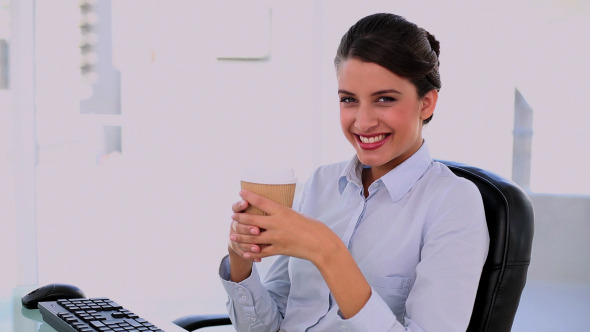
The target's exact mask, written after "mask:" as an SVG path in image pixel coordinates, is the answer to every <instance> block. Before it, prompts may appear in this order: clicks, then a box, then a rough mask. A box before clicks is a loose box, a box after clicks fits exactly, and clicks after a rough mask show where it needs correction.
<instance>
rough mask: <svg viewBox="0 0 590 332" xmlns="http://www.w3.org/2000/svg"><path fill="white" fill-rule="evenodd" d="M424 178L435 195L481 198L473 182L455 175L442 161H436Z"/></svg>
mask: <svg viewBox="0 0 590 332" xmlns="http://www.w3.org/2000/svg"><path fill="white" fill-rule="evenodd" d="M424 178H425V179H424V180H426V183H425V185H427V186H428V189H429V192H431V193H432V194H433V195H435V196H439V197H441V198H442V196H441V195H452V196H463V197H465V196H467V197H470V196H471V197H473V196H475V197H479V198H481V195H480V193H479V190H478V189H477V187H476V186H475V184H474V183H473V182H471V181H469V180H467V179H465V178H463V177H460V176H457V175H455V173H453V171H452V170H451V169H449V168H448V167H447V165H445V164H443V163H441V162H438V161H434V162H433V163H432V166H431V167H430V169H429V170H428V171H427V172H426V174H425V176H424Z"/></svg>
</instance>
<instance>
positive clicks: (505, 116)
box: [0, 0, 590, 331]
mask: <svg viewBox="0 0 590 332" xmlns="http://www.w3.org/2000/svg"><path fill="white" fill-rule="evenodd" d="M29 2H31V1H29ZM23 3H27V1H24V0H3V1H0V55H1V57H0V58H1V59H8V58H10V59H9V60H10V61H6V64H4V65H3V67H2V68H3V69H2V71H0V74H2V75H0V184H1V185H0V220H2V225H1V226H2V230H1V232H0V252H2V255H1V257H2V264H3V265H4V266H7V267H9V268H7V269H4V272H3V273H2V275H1V276H0V293H3V294H8V293H10V291H11V289H12V288H13V287H14V286H15V285H18V284H22V283H25V284H26V283H31V282H36V283H39V284H46V283H50V282H66V283H72V284H75V285H78V286H79V287H81V288H82V289H83V290H85V292H86V293H87V294H89V295H91V296H109V297H111V298H116V299H118V300H119V302H122V303H126V305H127V306H130V307H134V308H139V309H138V310H144V311H160V312H161V313H163V314H164V315H166V316H167V317H170V319H173V318H176V317H178V316H182V315H184V314H189V313H196V312H201V313H214V312H222V311H224V303H225V296H224V292H223V290H222V288H221V285H220V283H219V282H218V280H217V267H218V263H219V260H220V258H221V257H222V256H223V255H224V254H225V253H226V237H227V229H228V225H229V222H230V218H229V217H230V215H231V210H230V208H229V207H230V205H231V203H233V202H234V201H235V200H237V199H238V195H237V191H238V183H239V173H240V170H241V169H242V168H244V167H249V166H265V167H275V168H284V167H289V168H294V169H295V172H296V175H297V177H298V178H299V180H300V182H303V181H305V179H306V178H307V176H309V175H310V173H311V172H312V171H313V169H314V168H315V167H317V166H318V165H321V164H326V163H331V162H335V161H340V160H343V159H349V158H350V157H351V156H352V154H353V153H354V151H353V150H352V149H351V148H350V147H349V144H348V143H347V141H346V140H345V139H344V138H343V136H342V134H341V132H340V127H339V121H338V103H337V96H336V80H335V74H334V69H333V64H332V60H333V57H334V53H335V50H336V47H337V45H338V42H339V40H340V37H341V36H342V34H343V33H344V32H345V31H346V30H347V29H348V27H349V26H350V25H352V24H353V23H354V22H356V21H357V20H358V19H360V18H361V17H363V16H365V15H368V14H371V13H375V12H381V11H387V12H394V13H397V14H400V15H402V16H405V17H406V18H408V19H409V20H411V21H414V22H416V23H418V24H419V25H420V26H422V27H424V28H426V29H427V30H429V31H431V32H432V33H433V34H435V35H436V36H437V38H438V39H439V40H440V41H441V45H442V47H441V76H442V80H443V88H442V90H441V95H440V100H439V104H438V107H437V110H436V114H435V117H434V120H433V121H432V123H431V124H429V125H428V126H427V127H426V129H425V137H426V140H427V142H428V144H429V147H430V150H431V152H432V154H433V156H434V157H435V158H441V159H448V160H455V161H460V162H465V163H469V164H474V165H477V166H479V167H482V168H486V169H488V170H491V171H494V172H496V173H498V174H501V175H503V176H505V177H507V178H511V177H512V174H513V168H514V167H517V168H520V169H524V171H525V174H526V175H527V176H525V177H524V178H523V179H521V181H524V182H523V183H524V186H525V187H527V188H528V189H529V190H530V192H531V196H532V197H533V202H534V203H535V208H536V212H537V228H536V237H535V243H534V247H533V261H532V263H531V267H530V270H529V272H530V277H529V282H528V284H527V287H526V288H525V292H524V295H523V301H522V304H521V307H520V310H519V314H518V315H517V319H516V322H515V328H514V330H515V331H582V330H584V328H582V326H588V325H587V324H588V323H590V318H588V317H587V315H584V313H587V312H588V311H589V310H588V309H590V268H589V267H588V265H587V264H585V263H583V262H587V261H588V260H589V259H590V245H589V244H588V242H587V240H586V239H587V238H588V236H589V235H590V203H589V202H590V192H589V190H588V188H590V175H589V174H588V172H587V171H586V168H587V157H586V154H587V152H588V147H587V145H588V143H589V142H590V132H589V131H588V130H587V126H588V124H589V122H590V115H588V114H589V112H588V111H589V108H588V102H587V98H585V96H586V95H587V91H588V88H590V66H589V65H588V64H587V59H588V58H589V57H590V36H589V35H588V34H587V33H586V32H587V31H588V30H589V28H590V3H589V2H588V1H582V0H569V1H558V0H546V1H532V0H531V1H524V0H522V1H482V2H477V3H474V2H469V1H448V2H442V1H422V2H415V1H377V0H371V1H363V2H360V1H359V2H356V1H320V0H315V1H311V0H309V1H278V0H264V1H262V0H251V1H237V0H224V1H189V0H174V1H161V0H160V1H156V0H151V1H139V0H121V1H113V2H112V3H111V2H110V1H107V0H96V1H80V2H72V1H67V0H43V1H36V3H35V5H36V7H35V9H34V16H33V15H30V13H31V12H30V11H29V9H28V8H27V7H26V6H24V5H23ZM27 19H31V21H30V22H31V24H28V25H27V22H26V20H27ZM2 42H3V43H2ZM18 52H22V53H18ZM27 61H28V62H27ZM32 64H34V66H32ZM8 66H14V67H15V68H19V70H21V71H17V72H16V73H19V74H22V75H21V76H18V77H17V76H15V75H16V74H15V75H12V76H11V75H8V74H7V73H8V71H7V68H8ZM33 69H34V70H33ZM33 80H34V81H33ZM517 91H518V92H517ZM31 96H33V98H32V99H31V98H30V97H31ZM517 96H519V97H517ZM521 97H522V99H519V100H518V101H519V102H521V105H522V102H523V101H524V104H525V105H526V107H528V108H530V109H532V111H533V121H532V127H531V128H529V129H530V130H528V131H527V130H525V132H526V133H529V134H532V145H531V152H532V153H531V155H530V158H525V159H526V160H525V163H524V164H517V165H515V159H516V158H514V157H513V142H514V135H513V134H514V133H520V132H522V131H518V130H515V128H514V126H515V121H514V118H515V108H517V107H515V104H518V102H517V101H516V99H517V98H521ZM525 129H526V128H525ZM527 160H528V161H529V162H530V167H527V165H528V164H527V163H526V161H527ZM30 257H35V259H36V261H34V260H31V259H30ZM35 263H36V264H35ZM267 265H268V263H263V264H262V265H261V268H262V269H263V270H264V268H265V267H266V266H267ZM549 314H551V315H550V316H549Z"/></svg>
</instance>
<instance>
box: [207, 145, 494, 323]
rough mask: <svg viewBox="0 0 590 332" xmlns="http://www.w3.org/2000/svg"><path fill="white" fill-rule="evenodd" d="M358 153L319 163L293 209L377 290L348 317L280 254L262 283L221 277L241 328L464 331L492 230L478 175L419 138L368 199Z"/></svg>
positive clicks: (318, 279) (304, 265)
mask: <svg viewBox="0 0 590 332" xmlns="http://www.w3.org/2000/svg"><path fill="white" fill-rule="evenodd" d="M362 167H363V165H362V164H360V162H359V161H358V159H357V158H356V156H355V157H354V158H353V159H352V160H351V161H350V162H342V163H337V164H333V165H328V166H323V167H320V168H318V169H317V170H316V171H315V172H314V174H313V175H312V177H311V178H310V179H309V180H308V182H307V183H306V185H305V187H304V189H303V191H302V193H301V195H299V197H298V198H297V200H296V203H295V205H294V207H293V208H294V209H295V210H296V211H299V212H300V213H303V214H304V215H307V216H310V217H312V218H315V219H317V220H320V221H322V222H324V223H325V224H326V225H328V226H329V227H330V228H331V229H332V230H333V231H334V232H335V233H336V234H338V235H339V236H340V238H341V239H342V241H343V242H344V243H345V244H346V245H347V246H348V248H349V250H350V252H351V254H352V256H353V257H354V259H355V261H356V263H357V264H358V266H359V267H360V269H361V271H362V272H363V274H364V276H365V278H366V279H367V281H368V282H369V284H370V285H371V288H372V294H371V297H370V299H369V301H368V302H367V303H366V304H365V306H364V307H363V308H362V310H361V311H360V312H359V313H357V314H356V315H355V316H354V317H351V318H349V319H343V318H342V317H341V316H340V315H339V312H338V305H337V304H336V302H335V301H334V300H333V298H332V297H331V296H330V290H329V288H328V286H327V285H326V283H325V282H324V280H323V278H322V276H321V274H320V273H319V271H318V270H317V269H316V267H315V266H314V265H313V264H312V263H311V262H309V261H306V260H302V259H298V258H293V257H286V256H281V257H279V258H277V260H276V261H275V263H274V265H273V266H272V267H271V269H270V270H269V272H268V273H267V275H266V278H265V281H264V283H262V282H261V280H260V277H259V275H258V271H257V270H256V268H255V267H254V268H253V271H252V274H251V275H250V277H249V278H248V279H246V280H244V281H242V282H240V283H234V282H231V281H228V280H229V261H228V258H227V257H226V258H224V260H223V261H222V263H221V266H220V271H219V272H220V277H221V279H222V283H223V285H224V287H225V289H226V291H227V293H228V296H229V300H228V303H227V306H228V311H229V314H230V317H231V319H232V322H234V326H235V327H236V329H237V331H260V332H262V331H264V332H268V331H272V332H274V331H277V330H279V329H280V330H282V331H286V332H299V331H362V332H366V331H372V332H380V331H423V332H434V331H445V332H453V331H461V332H464V331H465V330H466V328H467V324H468V322H469V318H470V316H471V311H472V308H473V302H474V299H475V294H476V291H477V286H478V282H479V277H480V274H481V270H482V267H483V264H484V262H485V259H486V256H487V251H488V244H489V237H488V231H487V226H486V222H485V214H484V210H483V204H482V201H481V195H480V193H479V191H478V189H477V188H476V187H475V185H474V184H473V183H471V182H470V181H468V180H465V179H463V178H460V177H457V176H455V175H454V174H453V173H452V172H451V171H450V170H449V169H448V168H447V167H446V166H445V165H443V164H441V163H438V162H434V161H433V160H432V159H431V157H430V154H429V152H428V148H427V146H426V144H423V145H422V147H421V148H420V150H419V151H417V152H416V153H415V154H414V155H413V156H411V157H410V158H409V159H408V160H406V161H405V162H403V163H402V164H400V165H399V166H397V167H396V168H394V169H393V170H392V171H390V172H389V173H387V174H386V175H384V176H383V177H382V178H380V179H379V180H377V181H375V182H374V183H373V184H371V186H370V187H369V197H368V198H366V199H365V197H364V195H363V186H362V183H361V171H362Z"/></svg>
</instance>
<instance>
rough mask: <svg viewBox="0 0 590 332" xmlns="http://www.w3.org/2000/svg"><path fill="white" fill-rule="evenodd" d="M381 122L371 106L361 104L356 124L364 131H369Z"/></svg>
mask: <svg viewBox="0 0 590 332" xmlns="http://www.w3.org/2000/svg"><path fill="white" fill-rule="evenodd" d="M378 123H379V121H378V119H377V117H376V116H375V114H374V112H373V110H372V109H371V108H370V107H366V106H362V105H361V106H360V107H359V108H358V110H357V113H356V121H355V122H354V125H355V127H356V128H357V129H359V130H360V131H362V132H368V131H370V129H371V128H373V127H376V126H377V124H378Z"/></svg>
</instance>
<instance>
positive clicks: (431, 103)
mask: <svg viewBox="0 0 590 332" xmlns="http://www.w3.org/2000/svg"><path fill="white" fill-rule="evenodd" d="M437 100H438V91H436V90H430V91H429V92H427V93H426V94H425V95H424V97H422V108H421V109H420V119H422V121H424V120H426V119H428V118H429V117H431V116H432V114H433V113H434V108H435V107H436V101H437Z"/></svg>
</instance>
